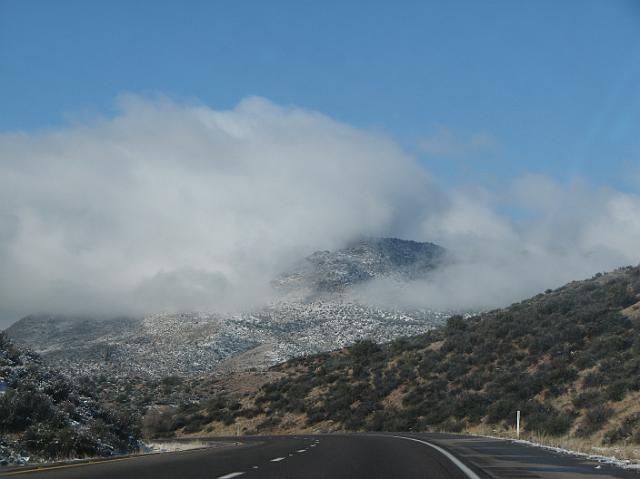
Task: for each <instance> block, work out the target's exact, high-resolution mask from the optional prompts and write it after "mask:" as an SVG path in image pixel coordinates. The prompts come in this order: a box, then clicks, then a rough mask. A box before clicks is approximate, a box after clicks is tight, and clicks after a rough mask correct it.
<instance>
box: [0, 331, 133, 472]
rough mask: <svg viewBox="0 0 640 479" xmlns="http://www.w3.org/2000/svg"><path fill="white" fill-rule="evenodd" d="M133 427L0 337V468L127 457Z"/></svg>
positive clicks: (33, 357) (0, 335)
mask: <svg viewBox="0 0 640 479" xmlns="http://www.w3.org/2000/svg"><path fill="white" fill-rule="evenodd" d="M136 423H138V420H137V419H136V418H135V417H130V416H127V417H125V416H123V415H122V414H121V413H116V412H114V411H112V410H109V409H106V408H105V407H103V406H102V405H101V404H100V403H99V402H98V401H97V399H96V398H95V396H94V393H93V392H92V391H90V390H87V389H82V388H80V387H78V386H77V385H76V384H74V383H73V382H72V381H71V380H69V379H67V378H66V377H65V376H63V375H62V374H60V373H59V372H58V371H57V370H55V369H52V368H50V367H48V366H47V365H45V364H44V363H43V362H42V360H41V358H40V357H39V356H38V355H37V354H34V353H32V352H30V351H27V350H23V349H20V348H17V347H15V346H14V345H13V344H12V343H11V342H10V341H9V340H8V338H7V337H6V335H5V334H4V333H1V332H0V465H1V466H6V465H11V464H25V463H27V462H38V461H45V460H53V459H64V458H72V457H89V456H110V455H113V454H117V453H125V452H131V451H134V450H137V449H138V447H139V443H138V437H139V435H140V432H139V430H138V429H137V428H136Z"/></svg>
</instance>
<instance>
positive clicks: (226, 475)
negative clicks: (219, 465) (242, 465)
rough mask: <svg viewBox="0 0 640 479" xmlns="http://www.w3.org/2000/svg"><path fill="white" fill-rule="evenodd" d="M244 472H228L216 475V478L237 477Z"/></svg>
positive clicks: (229, 478)
mask: <svg viewBox="0 0 640 479" xmlns="http://www.w3.org/2000/svg"><path fill="white" fill-rule="evenodd" d="M243 474H244V472H232V473H230V474H225V475H224V476H220V477H218V479H231V478H232V477H238V476H241V475H243Z"/></svg>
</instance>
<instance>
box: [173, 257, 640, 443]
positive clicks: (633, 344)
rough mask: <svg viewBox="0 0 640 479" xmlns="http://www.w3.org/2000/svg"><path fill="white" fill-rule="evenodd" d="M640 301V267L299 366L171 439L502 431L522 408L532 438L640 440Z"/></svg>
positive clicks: (180, 413) (188, 410) (182, 413)
mask: <svg viewBox="0 0 640 479" xmlns="http://www.w3.org/2000/svg"><path fill="white" fill-rule="evenodd" d="M639 294H640V268H639V267H628V268H623V269H619V270H617V271H614V272H611V273H608V274H604V275H601V274H598V275H596V276H595V277H593V278H591V279H588V280H585V281H576V282H572V283H570V284H567V285H566V286H563V287H561V288H559V289H557V290H554V291H551V290H548V291H547V292H545V293H544V294H539V295H537V296H535V297H533V298H531V299H528V300H525V301H522V302H521V303H517V304H513V305H512V306H510V307H508V308H505V309H500V310H495V311H491V312H488V313H485V314H482V315H479V316H476V317H473V318H471V319H469V320H465V319H463V318H462V317H460V316H454V317H451V318H450V319H449V320H448V322H447V325H446V326H445V327H442V328H439V329H437V330H434V331H431V332H429V333H426V334H423V335H418V336H414V337H411V338H405V339H398V340H395V341H392V342H390V343H387V344H383V345H378V344H375V343H373V342H370V341H360V342H358V343H356V344H355V345H353V346H352V347H349V348H346V349H343V350H340V351H336V352H332V353H324V354H319V355H312V356H308V357H302V358H297V359H292V360H289V361H287V362H286V363H284V364H282V365H279V366H276V367H274V368H272V372H273V373H274V374H276V373H277V374H280V375H281V377H280V378H279V379H276V380H275V381H270V382H267V383H266V384H264V385H263V386H261V387H260V388H256V389H255V390H254V391H253V392H249V393H247V392H245V393H244V394H242V395H233V394H227V395H225V394H219V395H218V396H216V397H213V398H208V401H206V402H201V403H200V404H197V403H196V404H194V403H191V404H183V405H182V406H180V407H178V408H176V409H174V410H168V411H165V416H164V418H163V421H164V422H163V423H162V424H163V433H165V434H166V433H167V432H169V433H170V432H171V431H175V432H176V433H183V432H184V431H185V430H186V431H188V432H195V433H197V434H202V433H209V434H223V433H228V432H230V431H233V430H235V429H239V430H241V431H244V432H260V433H269V432H287V431H288V432H293V431H301V430H306V431H335V430H373V431H376V430H388V431H401V430H403V431H408V430H427V429H430V430H434V429H444V430H449V431H461V430H465V429H466V430H473V429H474V428H478V427H482V426H489V427H491V428H492V429H495V430H499V429H506V428H510V427H513V422H514V416H515V411H516V410H518V409H520V410H521V411H522V418H523V426H524V429H525V431H527V432H537V433H541V434H545V435H550V436H561V435H564V436H572V437H578V438H589V439H590V440H591V441H594V442H601V443H619V442H635V443H640V401H639V399H640V334H639V333H640V302H639V299H640V296H639ZM172 421H173V422H172ZM185 426H186V428H185ZM183 428H184V429H183Z"/></svg>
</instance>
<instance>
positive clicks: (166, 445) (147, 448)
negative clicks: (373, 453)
mask: <svg viewBox="0 0 640 479" xmlns="http://www.w3.org/2000/svg"><path fill="white" fill-rule="evenodd" d="M210 446H211V443H210V442H206V441H188V442H187V441H158V442H156V441H148V442H145V443H144V446H143V448H142V452H143V453H146V454H148V453H154V452H177V451H188V450H189V449H200V448H203V447H210Z"/></svg>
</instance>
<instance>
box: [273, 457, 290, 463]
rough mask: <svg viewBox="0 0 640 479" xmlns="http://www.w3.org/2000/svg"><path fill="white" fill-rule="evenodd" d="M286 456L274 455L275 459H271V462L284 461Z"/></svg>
mask: <svg viewBox="0 0 640 479" xmlns="http://www.w3.org/2000/svg"><path fill="white" fill-rule="evenodd" d="M285 459H286V458H285V457H276V458H275V459H271V462H280V461H284V460H285Z"/></svg>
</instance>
